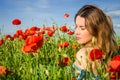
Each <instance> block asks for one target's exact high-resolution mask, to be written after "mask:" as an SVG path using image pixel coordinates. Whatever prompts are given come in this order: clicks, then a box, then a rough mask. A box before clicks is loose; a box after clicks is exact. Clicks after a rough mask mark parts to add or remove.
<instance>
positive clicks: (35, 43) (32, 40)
mask: <svg viewBox="0 0 120 80" xmlns="http://www.w3.org/2000/svg"><path fill="white" fill-rule="evenodd" d="M42 44H43V35H42V34H41V35H40V34H39V36H35V35H33V36H29V37H27V39H26V43H25V44H24V45H23V47H22V51H23V52H25V53H29V52H34V53H37V52H38V48H40V47H41V46H42Z"/></svg>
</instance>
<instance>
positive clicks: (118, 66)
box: [110, 60, 120, 71]
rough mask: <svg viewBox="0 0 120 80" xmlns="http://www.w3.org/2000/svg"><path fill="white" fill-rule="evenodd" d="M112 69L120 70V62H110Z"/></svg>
mask: <svg viewBox="0 0 120 80" xmlns="http://www.w3.org/2000/svg"><path fill="white" fill-rule="evenodd" d="M110 67H111V68H112V69H113V70H114V71H117V70H118V69H120V61H117V60H113V61H111V62H110Z"/></svg>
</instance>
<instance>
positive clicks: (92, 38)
mask: <svg viewBox="0 0 120 80" xmlns="http://www.w3.org/2000/svg"><path fill="white" fill-rule="evenodd" d="M74 20H75V24H76V28H75V34H76V38H77V41H78V43H79V44H81V46H82V47H81V49H80V50H79V51H78V53H77V54H76V61H75V62H74V64H73V67H74V68H75V76H76V77H77V78H76V79H77V80H79V79H90V78H91V79H92V78H94V79H95V80H99V79H100V74H99V71H98V67H99V66H100V65H102V66H103V67H104V68H103V69H106V67H107V66H108V63H109V60H110V59H111V58H112V57H113V56H115V55H116V54H117V51H118V45H117V42H116V40H115V32H114V29H113V25H112V20H111V18H110V17H109V16H107V15H106V14H105V13H104V12H103V11H102V10H101V9H100V8H98V7H97V6H95V5H85V6H83V7H82V8H81V9H80V10H79V11H78V12H77V14H76V15H75V19H74ZM91 52H92V53H93V52H98V58H96V57H95V58H96V59H92V58H91ZM94 54H96V53H94ZM94 56H97V54H96V55H94ZM94 56H93V57H94ZM90 72H91V74H90Z"/></svg>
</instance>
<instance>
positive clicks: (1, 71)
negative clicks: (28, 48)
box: [0, 66, 5, 76]
mask: <svg viewBox="0 0 120 80" xmlns="http://www.w3.org/2000/svg"><path fill="white" fill-rule="evenodd" d="M4 73H5V67H4V66H0V76H2V75H3V74H4Z"/></svg>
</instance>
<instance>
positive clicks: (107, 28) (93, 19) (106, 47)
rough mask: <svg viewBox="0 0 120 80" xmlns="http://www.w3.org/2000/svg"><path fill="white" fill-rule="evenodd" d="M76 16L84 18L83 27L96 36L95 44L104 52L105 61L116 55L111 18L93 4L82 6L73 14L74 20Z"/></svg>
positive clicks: (116, 47) (116, 48)
mask: <svg viewBox="0 0 120 80" xmlns="http://www.w3.org/2000/svg"><path fill="white" fill-rule="evenodd" d="M77 16H80V17H83V18H85V27H86V29H87V30H88V31H89V32H90V34H92V35H93V36H94V37H95V38H96V43H95V46H97V47H98V48H99V49H101V50H102V51H103V52H104V53H105V56H104V59H105V61H108V59H110V58H111V57H113V56H114V55H116V53H117V50H118V45H117V41H116V38H115V31H114V29H113V23H112V20H111V18H110V17H109V16H107V15H106V14H105V13H104V12H103V11H102V10H101V9H100V8H98V7H97V6H95V5H85V6H83V7H82V8H81V9H80V10H79V11H78V12H77V14H76V15H75V19H74V20H75V22H76V17H77Z"/></svg>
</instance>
